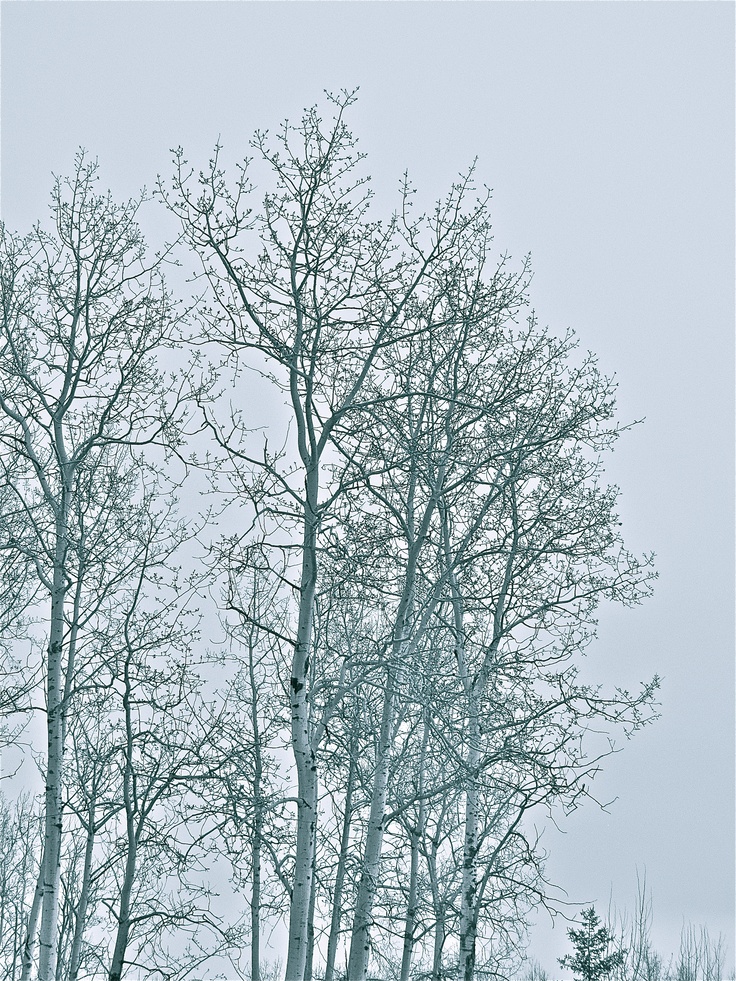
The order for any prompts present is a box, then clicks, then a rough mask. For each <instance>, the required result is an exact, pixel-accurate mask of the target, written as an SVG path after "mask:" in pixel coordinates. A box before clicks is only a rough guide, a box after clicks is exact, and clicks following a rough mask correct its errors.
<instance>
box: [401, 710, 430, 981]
mask: <svg viewBox="0 0 736 981" xmlns="http://www.w3.org/2000/svg"><path fill="white" fill-rule="evenodd" d="M428 741H429V727H428V726H427V725H426V723H425V725H424V732H423V733H422V750H421V754H420V757H419V780H418V787H417V790H418V793H419V813H418V815H417V823H416V827H413V828H412V829H411V845H410V848H411V852H410V859H409V862H410V864H409V896H408V899H407V903H406V920H405V923H404V946H403V950H402V954H401V976H400V981H409V974H410V973H411V960H412V955H413V953H414V931H415V929H416V923H417V900H418V879H419V842H420V841H421V839H422V837H423V835H424V830H425V822H426V803H425V801H424V796H423V795H424V767H425V764H426V758H427V743H428Z"/></svg>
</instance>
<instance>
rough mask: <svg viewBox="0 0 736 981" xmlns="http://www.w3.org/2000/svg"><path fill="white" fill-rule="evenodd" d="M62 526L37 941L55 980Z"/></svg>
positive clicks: (48, 980)
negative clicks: (39, 917)
mask: <svg viewBox="0 0 736 981" xmlns="http://www.w3.org/2000/svg"><path fill="white" fill-rule="evenodd" d="M66 545H67V542H66V527H65V525H64V524H63V523H61V526H57V532H56V550H55V555H54V577H53V588H52V594H51V626H50V630H49V647H48V660H47V665H46V739H47V762H46V796H45V819H44V847H43V864H42V870H43V876H42V888H43V896H42V899H41V929H40V932H39V942H38V948H39V950H38V981H55V978H56V954H57V932H58V922H59V888H60V880H61V836H62V821H63V815H62V764H63V759H64V745H63V733H64V724H63V715H64V704H63V688H62V685H63V680H62V679H63V674H62V662H63V656H64V600H65V597H66V590H67V581H66V571H65V568H64V565H65V559H66Z"/></svg>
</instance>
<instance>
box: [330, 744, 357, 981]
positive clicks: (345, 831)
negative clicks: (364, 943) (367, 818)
mask: <svg viewBox="0 0 736 981" xmlns="http://www.w3.org/2000/svg"><path fill="white" fill-rule="evenodd" d="M354 783H355V753H354V751H353V749H352V747H351V752H350V769H349V771H348V783H347V787H346V788H345V810H344V811H343V816H342V833H341V835H340V855H339V858H338V861H337V872H336V873H335V891H334V895H333V898H332V918H331V920H330V936H329V939H328V941H327V961H326V963H325V981H333V978H334V974H335V957H336V955H337V942H338V940H339V938H340V920H341V918H342V916H341V914H342V894H343V889H344V887H345V867H346V863H347V859H348V852H349V850H350V821H351V818H352V816H353V785H354Z"/></svg>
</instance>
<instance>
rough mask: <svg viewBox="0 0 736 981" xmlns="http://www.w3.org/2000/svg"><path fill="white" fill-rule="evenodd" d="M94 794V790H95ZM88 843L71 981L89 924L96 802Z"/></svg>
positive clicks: (74, 980) (90, 817) (89, 817)
mask: <svg viewBox="0 0 736 981" xmlns="http://www.w3.org/2000/svg"><path fill="white" fill-rule="evenodd" d="M93 792H94V788H93ZM87 822H88V823H87V841H86V843H85V848H84V867H83V869H82V886H81V889H80V892H79V901H78V902H77V908H76V910H75V913H74V916H75V923H74V937H73V939H72V949H71V953H70V955H69V981H77V975H78V974H79V963H80V960H81V957H82V940H83V939H84V928H85V925H86V923H87V905H88V903H89V886H90V880H91V877H92V852H93V850H94V843H95V805H94V801H92V803H91V804H90V807H89V811H88V814H87Z"/></svg>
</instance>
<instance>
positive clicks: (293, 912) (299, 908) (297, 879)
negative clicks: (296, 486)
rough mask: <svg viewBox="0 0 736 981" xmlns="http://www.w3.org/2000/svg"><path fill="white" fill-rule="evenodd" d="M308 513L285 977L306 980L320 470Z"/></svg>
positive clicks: (311, 480) (294, 689) (296, 662)
mask: <svg viewBox="0 0 736 981" xmlns="http://www.w3.org/2000/svg"><path fill="white" fill-rule="evenodd" d="M306 491H307V513H306V515H305V523H304V539H303V545H302V572H301V593H300V597H299V620H298V624H297V635H296V643H295V645H294V655H293V659H292V667H291V685H290V697H291V745H292V751H293V753H294V761H295V763H296V772H297V798H298V799H297V812H296V816H297V827H296V856H295V862H294V883H293V887H292V894H291V908H290V910H289V947H288V954H287V960H286V975H285V981H304V973H305V970H306V966H307V950H308V947H309V907H310V901H311V896H312V881H313V869H314V849H315V840H316V833H317V759H316V755H315V752H314V746H313V744H312V739H311V735H312V734H311V725H310V718H309V702H308V701H307V694H308V688H307V685H308V681H309V657H310V651H311V645H312V623H313V614H314V597H315V592H316V586H317V547H316V542H317V516H316V510H317V506H316V505H317V492H318V473H317V470H316V468H313V469H312V471H310V472H308V474H307V479H306Z"/></svg>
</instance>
